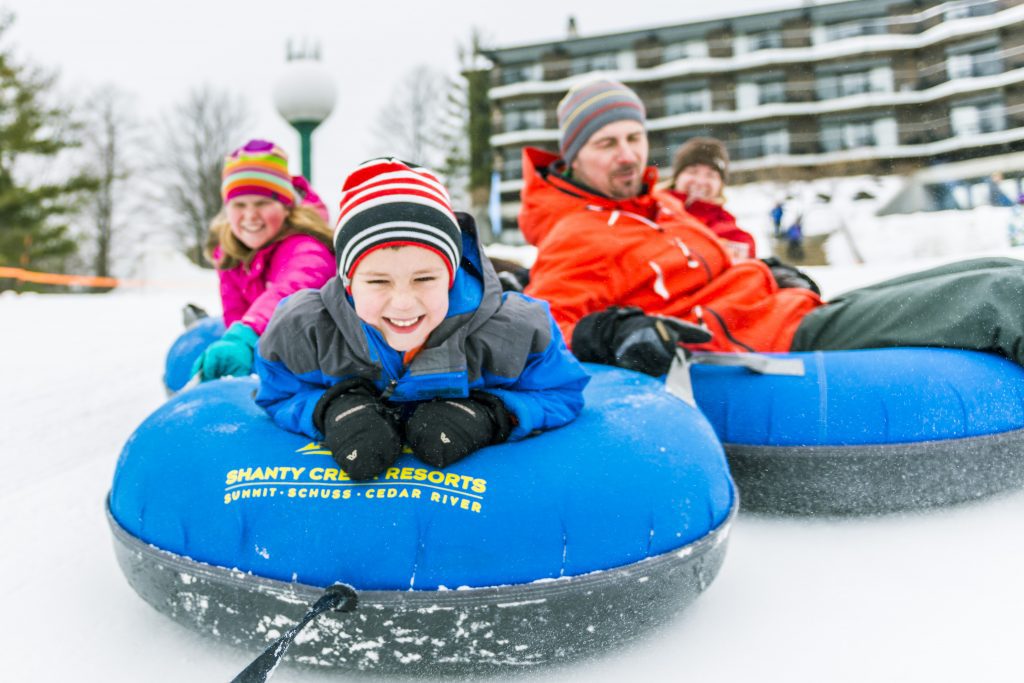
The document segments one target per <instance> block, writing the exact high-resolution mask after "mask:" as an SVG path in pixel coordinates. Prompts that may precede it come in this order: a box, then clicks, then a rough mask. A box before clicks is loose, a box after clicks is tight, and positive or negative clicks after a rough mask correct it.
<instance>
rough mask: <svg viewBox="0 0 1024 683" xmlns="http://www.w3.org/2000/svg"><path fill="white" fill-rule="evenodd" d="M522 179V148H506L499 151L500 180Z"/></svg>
mask: <svg viewBox="0 0 1024 683" xmlns="http://www.w3.org/2000/svg"><path fill="white" fill-rule="evenodd" d="M522 177H523V149H522V147H506V148H504V149H503V150H502V151H501V179H502V180H520V179H522Z"/></svg>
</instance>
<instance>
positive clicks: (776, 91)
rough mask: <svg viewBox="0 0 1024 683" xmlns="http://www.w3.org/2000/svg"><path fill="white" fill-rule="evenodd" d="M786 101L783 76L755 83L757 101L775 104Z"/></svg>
mask: <svg viewBox="0 0 1024 683" xmlns="http://www.w3.org/2000/svg"><path fill="white" fill-rule="evenodd" d="M785 101H786V80H785V79H784V78H778V79H773V80H770V81H761V82H760V83H758V84H757V103H758V104H776V103H778V102H785Z"/></svg>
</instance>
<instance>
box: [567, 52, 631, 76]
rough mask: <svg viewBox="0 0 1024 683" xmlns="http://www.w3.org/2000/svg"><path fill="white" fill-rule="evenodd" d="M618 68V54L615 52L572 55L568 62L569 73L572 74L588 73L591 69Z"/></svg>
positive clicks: (608, 69) (605, 69) (611, 69)
mask: <svg viewBox="0 0 1024 683" xmlns="http://www.w3.org/2000/svg"><path fill="white" fill-rule="evenodd" d="M618 68H619V55H618V53H616V52H600V53H598V54H594V55H581V56H579V57H573V58H572V60H571V61H570V62H569V73H570V74H571V75H573V76H576V75H579V74H585V73H590V72H591V71H614V70H615V69H618Z"/></svg>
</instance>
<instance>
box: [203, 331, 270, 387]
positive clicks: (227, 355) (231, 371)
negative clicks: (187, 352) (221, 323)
mask: <svg viewBox="0 0 1024 683" xmlns="http://www.w3.org/2000/svg"><path fill="white" fill-rule="evenodd" d="M259 338H260V337H259V335H258V334H256V330H254V329H252V328H251V327H249V326H248V325H246V324H245V323H238V322H236V323H232V324H231V327H229V328H228V331H227V332H225V333H224V336H222V337H221V338H220V339H218V340H217V341H215V342H213V343H212V344H210V345H209V346H207V347H206V351H203V355H201V356H199V358H197V359H196V362H195V363H193V364H192V374H193V375H194V374H196V373H197V372H199V373H201V375H200V378H199V379H200V380H201V381H203V382H206V381H209V380H211V379H217V378H218V377H227V376H232V377H245V376H246V375H248V374H249V373H251V372H252V355H253V349H254V348H256V342H257V341H259Z"/></svg>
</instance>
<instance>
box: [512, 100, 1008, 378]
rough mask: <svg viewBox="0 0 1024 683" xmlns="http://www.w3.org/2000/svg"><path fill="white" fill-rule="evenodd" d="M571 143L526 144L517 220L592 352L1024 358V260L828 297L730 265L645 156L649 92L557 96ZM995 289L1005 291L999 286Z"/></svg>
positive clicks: (654, 360)
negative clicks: (963, 352)
mask: <svg viewBox="0 0 1024 683" xmlns="http://www.w3.org/2000/svg"><path fill="white" fill-rule="evenodd" d="M558 121H559V128H560V132H561V136H560V145H559V147H560V152H561V155H556V154H551V153H549V152H545V151H542V150H538V149H533V148H526V149H524V150H523V176H524V187H523V191H522V210H521V212H520V216H519V227H520V230H522V232H523V235H524V236H525V237H526V239H527V240H528V241H529V242H531V243H532V244H535V245H536V246H537V247H538V255H537V260H536V262H535V263H534V266H533V268H532V270H531V273H530V283H529V285H528V286H527V288H526V293H527V294H530V295H532V296H534V297H537V298H540V299H546V300H548V301H549V302H550V304H551V312H552V314H553V316H554V318H555V320H556V321H557V322H558V324H559V327H560V328H561V330H562V333H563V335H564V336H565V338H566V340H567V341H569V342H570V344H571V347H572V350H573V352H574V353H575V354H576V355H577V356H578V357H579V358H580V359H581V360H585V361H592V362H599V363H607V364H613V365H620V366H622V367H630V368H633V369H637V370H641V371H644V372H648V373H649V374H654V375H658V374H662V373H664V372H665V371H666V370H667V369H668V366H669V364H670V362H671V360H672V357H673V355H674V353H675V348H676V346H677V345H678V344H679V343H684V344H686V345H687V346H689V347H690V348H693V349H696V350H713V351H790V350H812V349H818V350H825V349H854V348H871V347H884V346H948V347H956V348H967V349H979V350H985V351H995V352H998V353H1001V354H1003V355H1006V356H1008V357H1010V358H1013V359H1014V360H1016V361H1017V362H1019V363H1020V362H1024V263H1021V262H1020V261H1015V260H1013V259H985V260H977V261H969V262H963V263H960V264H953V265H951V266H944V267H940V268H936V269H932V270H930V271H925V272H923V273H918V274H915V275H910V276H905V277H902V278H898V279H896V280H893V281H890V282H885V283H881V284H879V285H875V286H873V287H867V288H864V289H861V290H856V291H854V292H851V293H848V294H846V295H844V296H842V297H840V298H838V299H835V300H833V301H831V302H829V304H828V305H824V304H823V302H822V300H821V298H820V297H819V296H818V295H817V294H816V293H815V292H813V291H810V290H808V289H799V288H785V289H784V288H780V287H779V285H778V283H777V282H776V280H775V279H774V278H773V276H772V273H771V271H770V270H769V268H768V267H767V266H766V265H765V264H764V263H762V262H760V261H758V260H753V259H749V260H742V261H739V262H735V263H734V262H733V260H732V258H731V257H730V255H729V254H728V253H727V252H726V250H725V249H724V248H723V246H722V244H721V242H720V241H719V240H718V239H717V238H716V235H715V234H714V233H713V232H712V231H711V230H710V229H708V228H707V227H706V226H704V225H703V224H702V223H701V222H700V221H698V220H697V219H695V218H694V217H692V216H690V215H689V214H688V213H687V212H686V210H685V208H684V206H683V205H682V203H680V202H679V201H678V200H677V199H675V198H673V197H672V196H671V195H669V194H668V193H667V192H661V191H655V189H654V187H655V184H656V182H657V170H656V169H655V168H653V167H647V152H648V143H647V133H646V128H645V126H646V119H645V109H644V106H643V103H642V102H641V101H640V99H639V98H638V97H637V95H636V93H634V92H633V91H632V90H631V89H629V88H628V87H626V86H625V85H623V84H622V83H618V82H615V81H610V80H597V81H591V82H586V83H581V84H579V85H577V86H576V87H574V88H573V89H572V90H570V91H569V93H568V94H567V95H566V96H565V98H564V99H563V100H562V102H561V103H560V104H559V107H558ZM993 292H998V293H999V294H1000V296H998V297H994V296H992V294H993Z"/></svg>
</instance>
